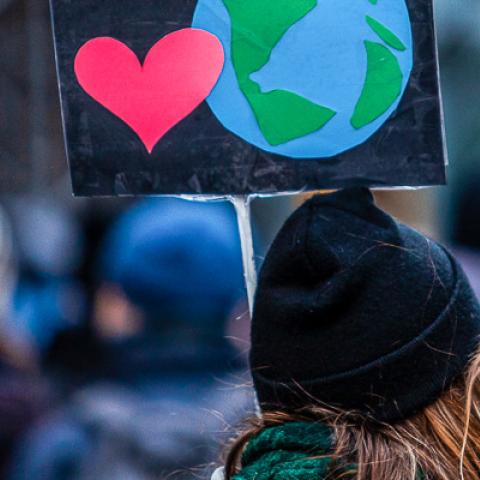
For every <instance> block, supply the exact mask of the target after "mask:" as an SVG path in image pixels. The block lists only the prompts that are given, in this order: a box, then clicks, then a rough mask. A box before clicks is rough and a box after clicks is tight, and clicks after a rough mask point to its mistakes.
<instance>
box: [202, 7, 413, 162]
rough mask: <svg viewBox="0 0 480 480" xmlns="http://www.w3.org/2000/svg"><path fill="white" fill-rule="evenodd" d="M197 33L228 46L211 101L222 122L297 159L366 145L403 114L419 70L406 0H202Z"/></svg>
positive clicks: (253, 141) (260, 144) (251, 140)
mask: <svg viewBox="0 0 480 480" xmlns="http://www.w3.org/2000/svg"><path fill="white" fill-rule="evenodd" d="M193 26H194V27H196V28H202V29H205V30H207V31H209V32H211V33H213V34H215V35H216V36H218V38H219V39H220V40H221V42H222V44H223V46H224V50H225V55H226V58H225V67H224V70H223V73H222V75H221V77H220V79H219V81H218V83H217V85H216V87H215V88H214V90H213V91H212V93H211V95H210V96H209V97H208V99H207V101H208V104H209V105H210V107H211V109H212V111H213V112H214V114H215V115H216V116H217V118H218V119H219V120H220V122H221V123H222V124H223V125H224V126H225V127H226V128H227V129H228V130H230V131H232V132H233V133H235V134H236V135H238V136H240V137H241V138H242V139H244V140H246V141H247V142H249V143H251V144H253V145H255V146H257V147H259V148H261V149H263V150H266V151H268V152H272V153H277V154H281V155H285V156H289V157H293V158H321V157H330V156H333V155H337V154H339V153H342V152H344V151H346V150H348V149H351V148H353V147H355V146H356V145H359V144H361V143H364V142H365V141H366V140H367V139H368V138H369V137H370V136H372V135H373V134H374V133H375V132H376V131H377V130H378V129H379V128H380V127H381V126H382V125H383V124H384V123H385V122H386V121H387V120H388V118H389V117H390V115H391V114H392V113H393V112H394V111H395V109H396V108H397V106H398V104H399V102H400V100H401V97H402V94H403V92H404V91H405V89H406V87H407V84H408V80H409V78H410V73H411V71H412V67H413V51H412V50H413V40H412V31H411V25H410V19H409V13H408V9H407V5H406V3H405V0H381V1H378V2H373V1H369V0H358V1H355V2H352V1H351V0H322V2H318V1H317V0H296V1H295V2H292V1H291V0H262V1H258V0H199V2H198V5H197V8H196V11H195V15H194V20H193Z"/></svg>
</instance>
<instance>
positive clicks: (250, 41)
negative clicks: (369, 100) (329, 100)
mask: <svg viewBox="0 0 480 480" xmlns="http://www.w3.org/2000/svg"><path fill="white" fill-rule="evenodd" d="M223 1H224V4H225V6H226V7H227V10H228V13H229V15H230V18H231V23H232V63H233V67H234V69H235V72H236V75H237V79H238V83H239V86H240V90H241V91H242V92H243V94H244V95H245V97H246V98H247V100H248V102H249V104H250V107H251V108H252V110H253V112H254V114H255V117H256V119H257V122H258V126H259V128H260V130H261V131H262V133H263V135H264V137H265V139H266V140H267V141H268V143H270V145H274V146H275V145H281V144H283V143H286V142H288V141H290V140H294V139H296V138H300V137H303V136H305V135H308V134H310V133H313V132H315V131H317V130H319V129H321V128H322V127H323V126H324V125H325V124H326V123H327V122H328V121H329V120H331V119H332V117H333V116H334V115H335V113H336V112H334V111H333V110H331V109H329V108H327V107H324V106H321V105H317V104H315V103H313V102H311V101H309V100H307V99H306V98H304V97H302V96H300V95H297V94H295V93H292V92H288V91H286V90H272V91H270V92H262V91H261V89H260V85H258V83H256V82H254V81H253V80H252V79H251V78H250V75H251V74H252V73H255V72H257V71H258V70H260V69H261V68H262V67H263V66H265V65H266V64H267V63H268V61H269V60H270V56H271V53H272V50H273V48H274V47H275V45H277V43H278V42H279V41H280V40H281V38H282V37H283V36H284V35H285V33H286V32H287V31H288V29H289V28H290V27H291V26H292V25H294V24H295V23H296V22H298V21H299V20H301V19H302V18H303V17H304V16H305V15H307V14H308V13H309V12H310V11H312V10H313V9H314V8H315V7H316V5H317V0H294V1H292V0H223Z"/></svg>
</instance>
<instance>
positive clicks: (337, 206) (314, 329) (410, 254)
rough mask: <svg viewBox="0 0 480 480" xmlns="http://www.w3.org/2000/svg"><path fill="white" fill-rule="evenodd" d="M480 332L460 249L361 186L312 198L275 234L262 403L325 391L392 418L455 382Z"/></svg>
mask: <svg viewBox="0 0 480 480" xmlns="http://www.w3.org/2000/svg"><path fill="white" fill-rule="evenodd" d="M479 334H480V307H479V304H478V302H477V299H476V298H475V295H474V294H473V292H472V290H471V288H470V286H469V284H468V281H467V279H466V277H465V275H464V273H463V271H462V269H461V268H460V266H459V265H458V263H457V262H456V261H455V259H454V258H453V257H452V256H451V255H450V254H449V253H448V252H447V251H446V250H445V249H444V248H443V247H442V246H440V245H438V244H437V243H435V242H433V241H432V240H430V239H428V238H426V237H424V236H423V235H421V234H420V233H418V232H416V231H415V230H413V229H411V228H409V227H407V226H405V225H402V224H399V223H397V222H395V220H394V219H393V218H392V217H390V216H389V215H387V214H386V213H385V212H383V211H382V210H380V209H379V208H377V207H376V206H375V205H374V202H373V197H372V195H371V193H370V192H369V191H368V190H367V189H362V188H354V189H349V190H344V191H341V192H337V193H334V194H331V195H324V196H316V197H314V198H312V199H311V200H309V201H307V202H306V203H305V204H304V205H303V206H302V207H300V208H299V209H298V210H297V211H296V212H295V213H294V214H293V215H292V216H291V217H290V218H289V219H288V220H287V222H286V224H285V225H284V227H283V228H282V229H281V231H280V233H279V234H278V236H277V238H276V239H275V241H274V243H273V245H272V246H271V248H270V251H269V252H268V255H267V257H266V259H265V262H264V265H263V267H262V270H261V273H260V278H259V285H258V289H257V294H256V301H255V309H254V315H253V322H252V349H251V358H250V363H251V369H252V375H253V379H254V383H255V388H256V391H257V395H258V400H259V402H260V405H261V408H262V409H264V410H268V409H282V411H292V410H296V409H298V408H302V407H307V406H309V405H311V404H317V405H318V404H319V402H320V404H328V405H330V406H335V407H338V408H340V409H342V410H348V411H356V412H360V413H362V414H366V415H367V416H369V417H371V418H373V419H374V420H377V421H387V422H393V421H396V420H400V419H404V418H406V417H408V416H411V415H412V414H414V413H415V412H418V411H419V410H421V409H422V408H423V407H425V406H426V405H428V404H429V403H431V402H432V401H434V400H436V399H437V398H438V397H439V396H440V394H441V393H442V391H444V390H445V389H446V388H447V387H448V386H449V385H451V384H452V382H453V381H454V380H455V379H456V377H458V376H459V375H460V374H461V373H462V372H463V371H464V369H465V368H466V366H467V364H468V361H469V359H470V357H471V355H472V353H474V351H475V350H476V348H477V345H478V342H479V338H478V336H479Z"/></svg>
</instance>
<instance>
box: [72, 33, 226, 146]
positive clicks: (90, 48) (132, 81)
mask: <svg viewBox="0 0 480 480" xmlns="http://www.w3.org/2000/svg"><path fill="white" fill-rule="evenodd" d="M224 60H225V59H224V53H223V47H222V44H221V43H220V40H219V39H218V38H217V37H215V36H214V35H212V34H211V33H209V32H206V31H204V30H198V29H194V28H186V29H183V30H177V31H175V32H173V33H171V34H169V35H167V36H165V37H164V38H162V39H161V40H159V41H158V42H157V43H156V44H155V45H154V46H153V47H152V48H151V49H150V51H149V52H148V54H147V56H146V58H145V61H144V63H143V66H142V64H141V63H140V62H139V60H138V58H137V56H136V55H135V54H134V53H133V52H132V51H131V50H130V48H128V47H127V46H126V45H125V44H124V43H122V42H120V41H118V40H115V39H114V38H111V37H98V38H94V39H92V40H89V41H88V42H87V43H85V44H84V45H83V46H82V47H81V48H80V50H79V51H78V52H77V55H76V57H75V67H74V68H75V74H76V76H77V79H78V82H79V83H80V85H81V86H82V88H83V89H84V90H85V91H86V92H87V93H88V94H89V95H90V96H91V97H93V98H94V99H95V100H96V101H97V102H98V103H100V104H101V105H103V106H104V107H105V108H106V109H108V110H110V111H111V112H112V113H113V114H115V115H116V116H117V117H119V118H121V119H122V120H123V121H124V122H125V123H126V124H127V125H128V126H129V127H130V128H131V129H132V130H133V131H134V132H135V133H136V134H137V135H138V136H139V137H140V139H141V140H142V142H143V143H144V145H145V147H146V148H147V150H148V152H149V153H151V152H152V150H153V147H154V146H155V145H156V143H157V142H158V141H159V140H160V139H161V138H162V137H163V136H164V135H165V134H166V133H167V132H168V131H169V130H170V129H171V128H172V127H174V126H175V125H176V124H177V123H179V122H180V121H181V120H183V119H184V118H185V117H187V116H188V115H189V114H190V113H191V112H192V111H193V110H194V109H195V108H196V107H198V105H200V103H202V102H203V100H205V98H207V97H208V95H209V94H210V92H211V91H212V89H213V87H214V86H215V84H216V82H217V80H218V78H219V76H220V73H221V71H222V68H223V64H224Z"/></svg>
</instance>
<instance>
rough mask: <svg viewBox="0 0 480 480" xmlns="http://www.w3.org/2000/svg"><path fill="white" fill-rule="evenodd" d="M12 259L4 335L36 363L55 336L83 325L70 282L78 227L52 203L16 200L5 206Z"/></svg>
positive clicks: (80, 303)
mask: <svg viewBox="0 0 480 480" xmlns="http://www.w3.org/2000/svg"><path fill="white" fill-rule="evenodd" d="M7 209H8V212H9V214H10V218H11V222H12V230H13V234H14V239H15V251H16V256H17V264H18V266H17V278H16V282H15V287H14V291H13V303H12V308H13V313H14V314H13V315H12V316H11V322H10V329H11V331H12V334H14V335H15V336H16V337H17V338H19V339H20V340H22V339H23V340H24V341H27V342H28V343H30V344H32V345H33V346H34V348H35V350H36V351H37V352H38V355H39V360H42V359H43V357H44V355H45V353H46V352H47V351H48V349H49V348H50V345H51V343H52V341H53V339H54V338H55V336H56V335H57V334H58V333H59V332H62V331H64V330H67V329H70V328H72V327H74V326H77V325H80V324H81V323H82V322H84V311H85V309H86V300H85V294H84V289H83V286H82V285H81V283H80V282H79V281H78V280H77V279H76V272H77V269H78V266H79V265H80V262H81V259H82V253H83V242H84V240H83V234H82V230H81V225H80V223H79V222H78V219H77V217H76V216H75V215H74V213H73V212H72V211H70V210H69V209H67V208H64V207H63V206H61V205H59V204H58V201H55V200H54V199H47V198H45V197H41V196H38V195H33V194H32V195H18V196H14V197H11V198H10V199H9V200H8V201H7Z"/></svg>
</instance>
